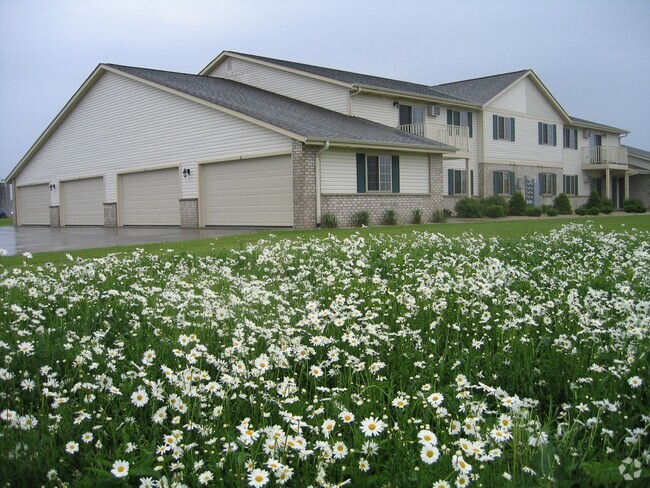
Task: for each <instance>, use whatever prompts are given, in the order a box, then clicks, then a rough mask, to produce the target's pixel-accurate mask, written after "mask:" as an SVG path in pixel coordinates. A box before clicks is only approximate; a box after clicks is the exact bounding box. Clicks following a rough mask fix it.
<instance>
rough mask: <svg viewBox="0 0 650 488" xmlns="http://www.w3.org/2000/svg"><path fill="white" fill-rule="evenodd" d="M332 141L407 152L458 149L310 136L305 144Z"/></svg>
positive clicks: (343, 145)
mask: <svg viewBox="0 0 650 488" xmlns="http://www.w3.org/2000/svg"><path fill="white" fill-rule="evenodd" d="M326 142H329V143H330V147H347V148H364V149H398V150H400V151H405V152H420V153H432V154H448V153H450V152H456V151H458V149H456V148H455V147H452V146H429V145H425V144H400V143H395V142H381V141H361V140H358V139H332V138H327V137H308V138H307V140H306V141H305V144H318V145H322V144H325V143H326Z"/></svg>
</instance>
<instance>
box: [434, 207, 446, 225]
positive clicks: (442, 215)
mask: <svg viewBox="0 0 650 488" xmlns="http://www.w3.org/2000/svg"><path fill="white" fill-rule="evenodd" d="M447 220H449V217H448V216H447V212H446V211H445V210H434V211H433V214H432V215H431V222H433V223H434V224H442V223H445V222H447Z"/></svg>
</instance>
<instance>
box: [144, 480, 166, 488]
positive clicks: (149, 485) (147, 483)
mask: <svg viewBox="0 0 650 488" xmlns="http://www.w3.org/2000/svg"><path fill="white" fill-rule="evenodd" d="M157 486H164V485H163V484H160V485H158V483H157V482H156V481H155V480H154V479H153V478H140V487H139V488H155V487H157Z"/></svg>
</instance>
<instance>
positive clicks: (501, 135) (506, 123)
mask: <svg viewBox="0 0 650 488" xmlns="http://www.w3.org/2000/svg"><path fill="white" fill-rule="evenodd" d="M492 138H493V139H502V140H504V141H514V140H515V119H514V117H501V116H500V115H493V116H492Z"/></svg>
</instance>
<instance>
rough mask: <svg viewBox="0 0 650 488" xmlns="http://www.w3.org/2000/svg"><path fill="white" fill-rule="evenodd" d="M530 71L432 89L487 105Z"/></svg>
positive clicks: (446, 84) (487, 77)
mask: <svg viewBox="0 0 650 488" xmlns="http://www.w3.org/2000/svg"><path fill="white" fill-rule="evenodd" d="M529 71H530V70H521V71H513V72H512V73H503V74H500V75H493V76H484V77H482V78H474V79H470V80H463V81H455V82H452V83H443V84H441V85H434V86H433V87H432V88H435V89H436V90H438V91H440V92H443V93H447V94H449V95H453V96H456V97H459V98H463V99H465V100H469V101H471V102H474V103H476V104H479V105H485V104H486V103H487V102H489V101H490V100H492V99H493V98H495V97H496V96H497V95H498V94H500V93H501V92H503V91H504V90H506V89H507V88H508V87H509V86H511V85H512V84H513V83H515V82H516V81H517V80H519V79H521V78H522V77H523V76H525V75H526V74H527V73H528V72H529Z"/></svg>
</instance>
